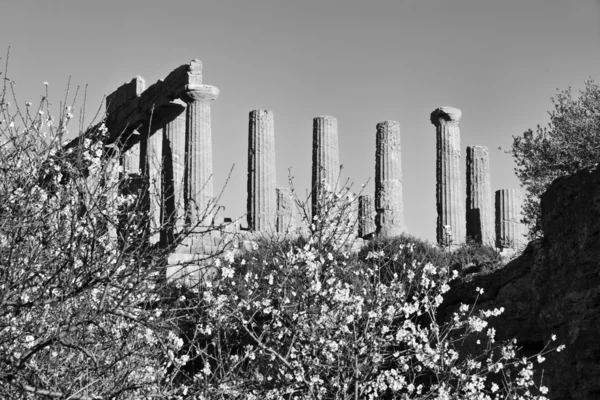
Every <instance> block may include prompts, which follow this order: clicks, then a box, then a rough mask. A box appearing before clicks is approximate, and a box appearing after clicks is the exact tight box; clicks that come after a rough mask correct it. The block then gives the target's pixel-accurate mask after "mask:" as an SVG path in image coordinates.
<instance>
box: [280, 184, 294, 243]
mask: <svg viewBox="0 0 600 400" xmlns="http://www.w3.org/2000/svg"><path fill="white" fill-rule="evenodd" d="M295 210H296V204H295V203H294V198H293V197H292V191H291V190H290V189H289V188H277V232H278V233H282V234H284V235H285V234H288V233H290V232H292V231H293V230H294V229H295V228H296V213H295Z"/></svg>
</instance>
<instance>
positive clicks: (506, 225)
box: [496, 189, 527, 249]
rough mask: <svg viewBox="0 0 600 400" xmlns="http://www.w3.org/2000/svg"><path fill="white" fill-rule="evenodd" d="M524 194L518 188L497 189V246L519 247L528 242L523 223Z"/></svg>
mask: <svg viewBox="0 0 600 400" xmlns="http://www.w3.org/2000/svg"><path fill="white" fill-rule="evenodd" d="M522 209H523V196H522V195H521V192H520V191H519V190H517V189H502V190H497V191H496V247H498V248H501V249H507V248H513V249H518V248H521V247H522V246H524V245H525V244H526V243H527V240H526V236H525V235H526V228H525V225H523V224H522V223H521V218H523V215H522Z"/></svg>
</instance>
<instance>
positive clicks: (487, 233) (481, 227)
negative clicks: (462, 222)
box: [467, 146, 495, 246]
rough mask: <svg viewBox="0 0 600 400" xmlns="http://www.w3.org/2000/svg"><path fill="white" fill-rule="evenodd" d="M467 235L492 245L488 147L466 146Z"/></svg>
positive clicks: (492, 223)
mask: <svg viewBox="0 0 600 400" xmlns="http://www.w3.org/2000/svg"><path fill="white" fill-rule="evenodd" d="M467 237H469V238H471V239H473V240H474V241H475V242H477V243H481V244H484V245H487V246H493V245H494V241H495V237H494V214H493V211H492V188H491V183H490V160H489V153H488V148H487V147H484V146H468V147H467Z"/></svg>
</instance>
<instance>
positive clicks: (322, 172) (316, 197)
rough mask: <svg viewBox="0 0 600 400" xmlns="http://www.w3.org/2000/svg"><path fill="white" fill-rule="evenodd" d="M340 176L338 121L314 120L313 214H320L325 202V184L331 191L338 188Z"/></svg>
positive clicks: (323, 118)
mask: <svg viewBox="0 0 600 400" xmlns="http://www.w3.org/2000/svg"><path fill="white" fill-rule="evenodd" d="M339 174H340V156H339V146H338V130H337V119H335V118H334V117H331V116H322V117H317V118H314V119H313V151H312V212H313V215H316V214H318V209H319V203H320V202H321V201H322V200H323V199H322V197H323V182H324V183H326V184H327V186H329V190H336V189H338V190H339V189H340V188H337V183H338V177H339Z"/></svg>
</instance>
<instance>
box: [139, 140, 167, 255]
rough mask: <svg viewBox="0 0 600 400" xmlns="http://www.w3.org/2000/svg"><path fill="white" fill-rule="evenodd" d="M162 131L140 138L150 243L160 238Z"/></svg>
mask: <svg viewBox="0 0 600 400" xmlns="http://www.w3.org/2000/svg"><path fill="white" fill-rule="evenodd" d="M162 142H163V131H162V129H159V130H157V131H156V132H154V134H153V135H152V136H150V137H145V138H144V139H143V140H142V157H141V159H142V175H143V176H144V180H145V182H146V184H147V185H148V186H147V196H148V198H147V207H148V216H149V231H150V233H151V235H150V243H157V242H158V241H159V240H160V229H161V227H162V204H163V202H162V170H163V162H162V144H163V143H162Z"/></svg>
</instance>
